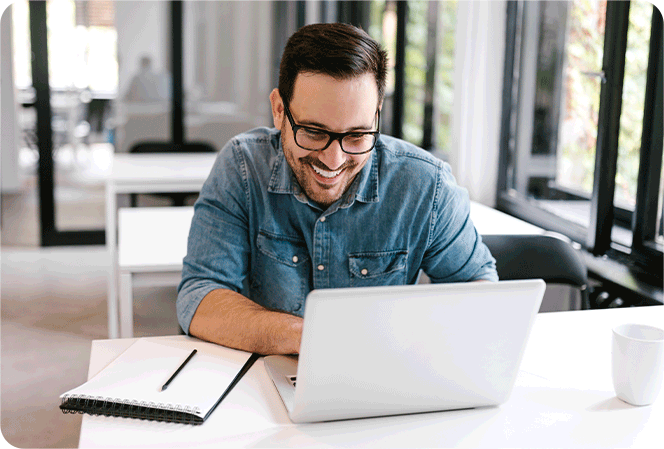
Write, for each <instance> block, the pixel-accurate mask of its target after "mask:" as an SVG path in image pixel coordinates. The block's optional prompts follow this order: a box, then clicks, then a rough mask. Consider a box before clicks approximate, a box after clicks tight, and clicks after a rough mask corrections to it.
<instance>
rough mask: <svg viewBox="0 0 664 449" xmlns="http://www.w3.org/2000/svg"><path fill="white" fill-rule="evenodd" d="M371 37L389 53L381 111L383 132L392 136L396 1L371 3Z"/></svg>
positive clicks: (375, 0)
mask: <svg viewBox="0 0 664 449" xmlns="http://www.w3.org/2000/svg"><path fill="white" fill-rule="evenodd" d="M369 35H370V36H371V37H373V38H374V39H376V40H377V41H378V42H380V44H381V45H382V46H383V48H384V49H385V51H387V80H386V86H385V98H384V99H383V109H382V111H381V114H380V116H381V125H380V127H381V131H382V132H384V133H385V134H392V108H393V104H394V103H393V101H394V64H395V60H396V39H397V12H396V3H395V2H394V1H384V0H374V1H372V2H371V24H370V25H369Z"/></svg>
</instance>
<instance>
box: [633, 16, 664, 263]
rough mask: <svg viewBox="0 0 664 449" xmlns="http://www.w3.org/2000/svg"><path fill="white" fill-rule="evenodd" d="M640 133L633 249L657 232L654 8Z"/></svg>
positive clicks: (657, 40) (658, 113) (658, 99)
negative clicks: (641, 130)
mask: <svg viewBox="0 0 664 449" xmlns="http://www.w3.org/2000/svg"><path fill="white" fill-rule="evenodd" d="M646 78H647V81H646V92H645V106H644V112H643V132H642V134H641V155H640V160H639V175H638V185H637V192H636V205H635V210H634V219H633V221H632V232H633V246H634V249H635V250H636V251H640V250H642V249H643V248H644V246H645V245H644V243H645V242H647V241H651V240H654V239H655V237H656V233H657V224H658V223H657V221H658V219H659V217H658V201H657V199H658V197H659V195H658V193H659V187H660V186H659V184H660V174H661V170H662V141H663V139H664V137H663V136H662V123H663V122H664V118H663V116H662V114H663V113H662V109H663V106H662V83H663V80H662V15H661V13H660V12H659V11H658V10H657V8H653V17H652V28H651V35H650V53H649V57H648V71H647V75H646Z"/></svg>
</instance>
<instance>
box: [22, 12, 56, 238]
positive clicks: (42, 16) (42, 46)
mask: <svg viewBox="0 0 664 449" xmlns="http://www.w3.org/2000/svg"><path fill="white" fill-rule="evenodd" d="M28 3H29V8H30V39H31V47H32V49H31V50H32V87H33V88H34V89H35V108H36V109H37V142H38V145H39V220H40V225H41V241H42V245H44V246H48V245H49V244H50V240H51V239H50V237H51V235H52V234H53V232H54V231H55V192H54V186H53V184H54V180H53V132H52V130H51V116H52V112H51V87H50V85H49V81H48V78H49V76H48V47H47V36H46V32H47V31H46V2H28Z"/></svg>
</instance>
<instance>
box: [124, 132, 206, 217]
mask: <svg viewBox="0 0 664 449" xmlns="http://www.w3.org/2000/svg"><path fill="white" fill-rule="evenodd" d="M216 151H217V150H216V149H215V148H214V147H213V146H212V145H210V144H209V143H206V142H185V143H175V142H157V141H155V142H140V143H137V144H135V145H134V146H132V147H131V148H130V149H129V152H130V153H215V152H216ZM151 195H154V196H160V197H166V198H170V200H171V202H172V203H173V205H174V206H184V205H185V203H186V200H187V198H189V197H190V196H196V195H198V192H172V193H152V194H151ZM137 205H138V194H136V193H132V194H131V207H136V206H137Z"/></svg>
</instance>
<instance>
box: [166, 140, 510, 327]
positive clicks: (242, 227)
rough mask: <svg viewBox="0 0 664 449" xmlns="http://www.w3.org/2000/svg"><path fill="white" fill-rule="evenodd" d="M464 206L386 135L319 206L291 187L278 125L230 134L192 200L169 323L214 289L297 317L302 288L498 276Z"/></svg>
mask: <svg viewBox="0 0 664 449" xmlns="http://www.w3.org/2000/svg"><path fill="white" fill-rule="evenodd" d="M469 210H470V203H469V199H468V193H467V191H466V190H465V189H463V188H461V187H459V186H458V185H457V184H456V182H455V180H454V178H453V176H452V174H451V171H450V167H449V165H448V164H446V163H445V162H443V161H441V160H439V159H437V158H435V157H434V156H432V155H430V154H429V153H427V152H426V151H424V150H422V149H420V148H418V147H416V146H414V145H411V144H409V143H407V142H404V141H401V140H398V139H394V138H392V137H388V136H381V137H380V139H379V140H378V142H377V144H376V148H375V149H374V150H373V151H372V153H371V156H370V158H369V159H368V161H367V163H366V164H365V166H364V167H363V169H362V170H361V171H360V173H359V174H358V175H357V177H356V178H355V180H354V181H353V183H352V184H351V185H350V187H349V188H348V190H347V191H346V192H345V193H344V195H343V196H342V197H341V198H340V199H339V200H338V201H337V202H335V203H334V204H332V205H331V206H330V207H329V208H328V209H327V210H324V209H322V208H321V207H319V206H318V205H317V204H316V203H314V202H313V201H311V200H309V199H308V198H307V196H306V195H305V194H304V192H303V191H302V189H301V188H300V186H299V184H298V182H297V180H296V178H295V176H294V174H293V172H292V171H291V168H290V166H289V165H288V162H287V161H286V159H285V156H284V154H283V151H282V148H281V133H280V132H279V131H278V130H276V129H268V128H258V129H254V130H252V131H249V132H247V133H244V134H241V135H239V136H236V137H235V138H233V139H231V141H230V142H228V144H226V145H225V146H224V148H223V149H222V150H221V151H220V153H219V155H218V157H217V159H216V162H215V164H214V166H213V168H212V171H211V173H210V176H209V177H208V179H207V181H206V182H205V184H204V185H203V188H202V190H201V194H200V196H199V198H198V200H197V201H196V203H195V205H194V211H195V213H194V217H193V220H192V223H191V229H190V231H189V241H188V245H187V255H186V257H185V258H184V267H183V270H182V281H181V283H180V285H179V287H178V299H177V314H178V319H179V322H180V325H181V326H182V329H184V330H188V329H189V324H190V323H191V319H192V317H193V316H194V313H195V312H196V308H197V307H198V305H199V304H200V302H201V300H202V299H203V298H204V297H205V295H207V294H208V293H210V292H211V291H212V290H215V289H219V288H225V289H230V290H233V291H236V292H239V293H242V294H244V295H245V296H247V297H249V298H250V299H252V300H253V301H255V302H256V303H258V304H260V305H262V306H264V307H267V308H269V309H276V310H282V311H284V312H288V313H292V314H295V315H299V316H302V314H303V312H304V302H305V298H306V296H307V294H308V293H309V291H311V290H312V289H322V288H338V287H363V286H375V285H401V284H412V283H415V282H416V280H417V278H418V273H419V271H420V269H422V270H423V271H424V272H425V273H427V275H428V276H429V278H430V279H431V281H432V282H464V281H470V280H478V279H486V280H491V281H497V280H498V275H497V273H496V269H495V260H494V259H493V257H492V256H491V254H490V252H489V250H488V249H487V247H486V246H485V245H484V244H483V243H482V240H481V237H480V236H479V234H478V233H477V231H476V230H475V227H474V225H473V223H472V222H471V220H470V218H469ZM349 313H352V310H349Z"/></svg>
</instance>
